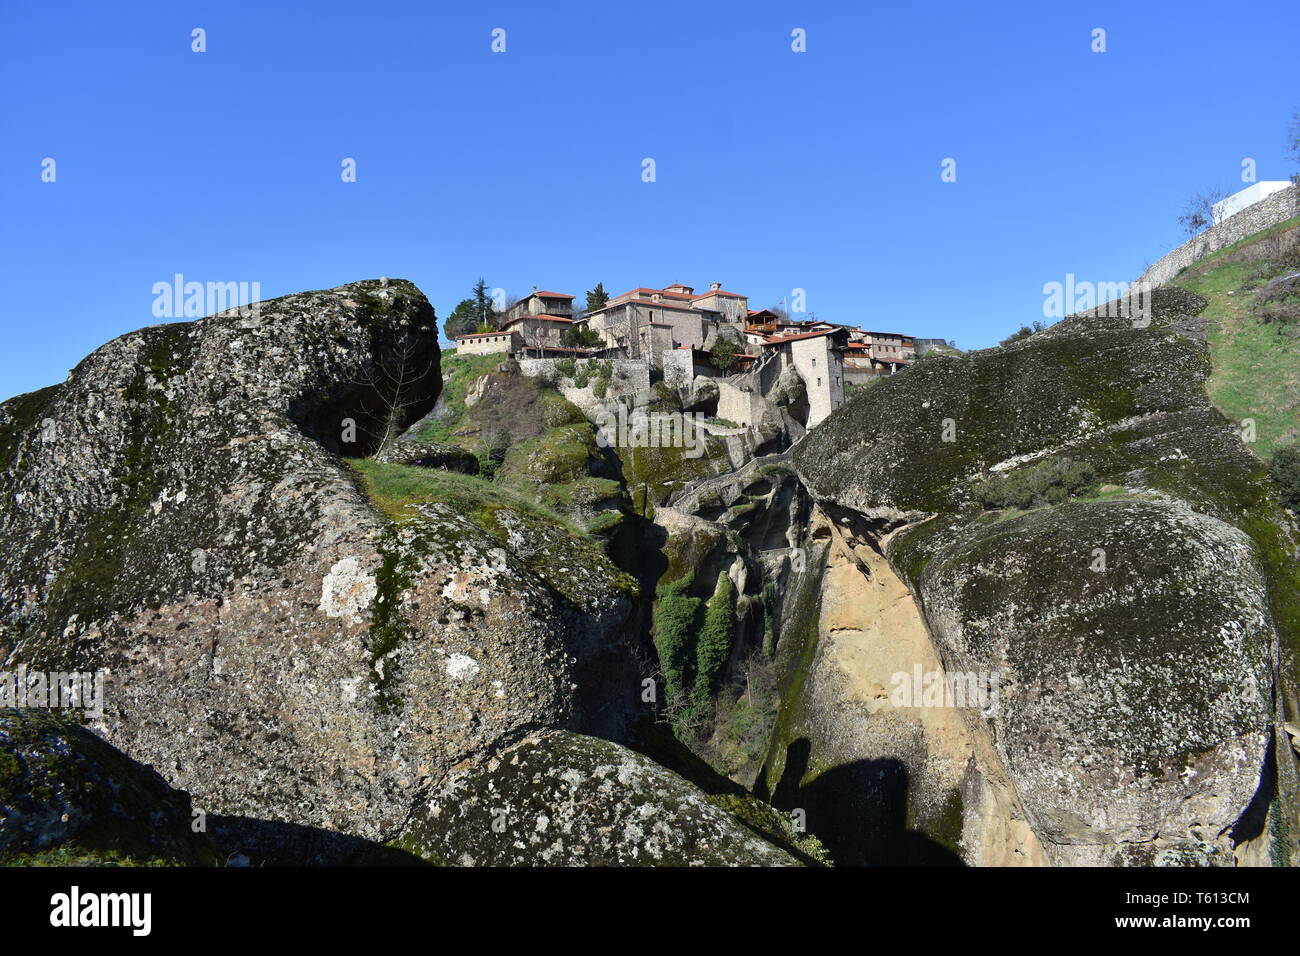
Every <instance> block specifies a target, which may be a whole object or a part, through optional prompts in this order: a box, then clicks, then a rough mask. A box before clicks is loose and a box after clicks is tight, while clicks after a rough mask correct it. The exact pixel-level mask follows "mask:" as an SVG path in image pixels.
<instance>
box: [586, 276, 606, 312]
mask: <svg viewBox="0 0 1300 956" xmlns="http://www.w3.org/2000/svg"><path fill="white" fill-rule="evenodd" d="M608 302H609V293H608V292H606V291H605V286H604V285H603V284H602V283H600V282H597V283H596V288H594V289H592V290H591V291H590V292H588V293H587V311H588V312H595V311H596V310H597V309H603V308H604V307H605V306H606V304H608Z"/></svg>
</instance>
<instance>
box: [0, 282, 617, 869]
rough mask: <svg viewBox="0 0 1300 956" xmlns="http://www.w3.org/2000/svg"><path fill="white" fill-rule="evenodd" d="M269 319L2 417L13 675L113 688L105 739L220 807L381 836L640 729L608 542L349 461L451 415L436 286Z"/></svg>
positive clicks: (127, 347)
mask: <svg viewBox="0 0 1300 956" xmlns="http://www.w3.org/2000/svg"><path fill="white" fill-rule="evenodd" d="M258 312H259V314H258V315H256V316H252V317H250V316H246V315H240V314H236V313H223V314H221V315H216V316H213V317H211V318H207V319H202V320H200V321H197V322H192V323H180V324H176V325H170V326H155V327H152V328H149V329H144V330H141V331H140V332H135V333H131V334H129V335H126V336H123V337H121V338H119V339H117V340H115V341H113V342H111V343H109V344H108V345H106V346H104V347H103V348H101V349H99V350H97V351H96V352H95V353H93V354H92V355H91V356H90V357H88V358H87V359H86V360H85V361H83V362H82V363H81V364H80V365H79V366H78V367H77V368H76V369H74V370H73V372H72V374H71V375H70V377H69V379H68V381H67V382H65V383H64V384H62V385H60V386H56V387H55V388H53V389H49V390H46V391H45V392H42V393H36V394H35V395H31V396H22V397H19V398H18V399H14V400H11V401H9V402H6V403H4V404H3V405H0V438H2V439H3V443H2V445H0V451H3V453H4V454H5V455H6V462H5V463H6V470H5V473H4V477H3V479H2V485H0V492H2V493H3V498H2V501H3V503H2V505H0V545H2V547H0V553H2V555H3V556H2V557H0V595H3V602H4V603H3V607H2V608H0V623H2V625H3V630H2V631H0V658H4V659H5V660H7V661H8V662H9V663H10V665H17V664H19V663H26V664H28V665H29V666H30V667H41V668H45V669H56V668H57V669H79V670H90V669H96V668H102V669H104V670H105V671H106V673H107V681H106V687H105V693H104V701H105V703H104V712H103V716H102V719H101V720H100V721H99V722H97V724H96V725H95V729H96V730H98V731H99V732H101V733H103V734H104V735H105V736H106V737H107V738H108V739H109V740H110V741H111V742H113V743H114V744H116V745H117V746H119V747H120V748H121V749H122V750H124V751H125V752H126V753H128V754H129V755H130V756H131V757H132V758H134V759H136V760H140V761H143V762H145V763H149V764H151V765H153V766H155V767H157V768H158V769H159V770H160V771H161V772H163V773H164V774H166V776H167V778H168V780H169V781H170V782H171V783H172V784H173V785H175V786H178V787H181V788H183V789H185V790H187V791H189V792H190V793H192V794H193V796H194V799H195V804H196V807H197V808H199V809H201V810H204V811H206V812H207V813H210V814H220V815H222V816H224V817H228V818H232V819H233V818H248V819H250V820H254V821H256V820H262V821H278V822H281V823H284V824H286V825H294V826H299V827H311V828H317V829H320V830H323V831H327V832H337V833H341V834H346V835H350V836H352V837H359V838H364V839H366V840H371V841H386V840H390V839H392V838H394V837H396V836H397V835H398V834H400V832H401V830H402V828H403V826H404V824H405V822H406V820H407V818H408V816H409V814H410V812H411V808H412V807H413V806H414V805H415V804H416V803H417V802H418V801H419V799H420V797H421V795H422V794H424V793H425V792H427V791H428V790H429V789H430V788H431V787H432V786H434V785H435V784H436V783H437V782H438V781H440V780H442V779H443V778H444V777H445V776H446V775H447V774H448V773H449V772H450V770H451V768H452V767H454V766H457V765H459V764H461V763H462V762H464V761H466V760H474V759H479V758H482V757H486V755H488V754H490V753H491V752H492V751H493V750H494V749H496V748H499V747H504V746H507V745H509V744H510V743H513V742H514V741H516V740H518V739H520V738H521V737H523V736H524V735H526V734H528V733H531V732H535V731H537V730H538V729H541V728H546V727H574V728H578V729H583V728H586V727H588V726H592V725H595V726H597V727H599V728H600V729H601V730H602V731H607V732H613V730H612V728H617V727H618V726H619V724H620V722H621V721H622V720H623V719H624V716H625V715H624V713H623V711H622V710H621V708H622V706H623V704H624V702H625V701H632V702H635V700H636V694H637V692H638V691H639V684H638V682H637V681H636V680H635V679H634V677H628V676H627V675H628V674H629V667H630V665H628V664H627V660H626V657H624V661H623V665H624V666H623V667H622V669H620V668H618V667H612V668H611V667H604V666H602V667H595V666H594V665H593V661H595V660H597V659H604V660H606V661H607V662H608V660H609V657H608V655H610V654H612V653H614V652H613V651H612V650H611V648H616V649H618V650H623V649H624V648H623V640H624V634H623V627H624V624H625V622H626V620H627V618H628V616H629V614H630V612H631V608H632V607H633V603H634V600H635V597H634V590H635V586H634V585H633V584H631V583H630V582H629V580H628V579H627V578H626V577H625V576H622V575H620V574H619V573H618V571H617V569H615V568H614V567H613V566H612V565H611V564H610V563H609V562H608V559H606V558H605V557H604V555H603V554H601V552H600V550H599V549H598V548H596V547H595V546H593V545H592V544H590V543H589V542H586V541H584V540H581V539H579V538H577V537H574V536H573V534H572V533H570V532H568V531H567V530H565V529H563V528H560V527H558V526H549V525H547V526H545V527H538V526H537V522H538V521H541V519H540V518H539V517H538V516H536V515H530V514H523V513H514V512H511V511H510V510H509V509H496V510H494V511H492V512H491V513H490V514H486V513H485V514H482V515H469V516H467V515H465V514H463V513H459V512H457V511H456V510H455V509H453V508H451V507H449V506H447V505H444V504H439V503H437V502H429V503H419V502H416V503H414V504H412V505H411V506H410V507H407V508H404V509H402V510H401V516H400V518H394V517H390V516H387V515H385V514H384V513H382V512H380V511H379V510H378V509H376V508H375V507H374V506H373V505H372V504H371V503H370V501H369V500H368V499H367V497H366V495H365V494H364V493H363V492H362V490H361V488H360V485H359V482H358V479H357V476H356V475H355V473H354V472H353V471H352V470H351V469H350V468H349V467H348V466H347V464H346V463H345V462H344V461H343V460H341V459H340V458H339V457H338V455H337V453H338V452H343V453H345V454H364V453H366V452H367V451H368V450H369V448H370V447H373V446H374V445H376V444H377V443H378V442H379V441H380V440H381V439H382V437H383V436H385V435H391V434H394V433H395V432H396V431H400V429H401V428H402V427H403V426H404V425H406V424H409V420H410V419H413V418H415V417H418V416H419V415H421V414H423V413H424V412H426V411H428V409H429V408H431V407H432V405H433V403H434V400H435V399H436V397H437V393H438V381H439V377H438V370H437V346H436V330H435V327H434V323H433V314H432V310H431V309H430V308H429V306H428V303H427V302H426V301H425V299H424V297H423V296H422V295H421V294H420V293H419V291H418V290H417V289H415V287H414V286H412V285H411V284H410V283H407V282H400V281H394V282H388V281H387V280H383V281H380V282H362V283H354V284H352V285H349V286H343V287H341V288H339V289H335V290H332V291H328V292H315V293H305V294H302V295H294V296H288V297H285V298H283V299H277V300H275V301H272V302H265V303H261V304H260V308H259V310H258ZM430 367H431V368H432V371H431V372H429V371H428V370H429V369H430ZM395 368H396V369H398V370H399V371H401V372H402V373H403V374H401V375H397V376H393V375H390V374H389V373H391V372H393V371H394V369H395ZM394 377H396V378H399V379H401V380H403V381H405V382H407V390H406V391H405V392H404V393H402V394H400V395H399V394H394V393H392V392H391V391H385V388H384V384H383V383H385V382H387V381H390V380H392V379H393V378H394ZM395 409H396V410H398V411H397V412H396V413H395V412H394V410H395ZM354 426H355V427H354ZM390 467H392V466H390ZM530 522H531V524H530ZM541 523H542V524H543V525H545V522H544V521H542V522H541ZM616 657H617V655H616ZM593 670H595V671H601V672H603V673H607V674H608V675H609V676H608V677H607V683H606V684H604V685H603V686H600V687H598V688H596V689H595V690H593V691H592V692H591V693H590V695H589V696H587V697H584V695H583V693H582V692H581V691H580V690H579V688H578V687H577V685H578V683H579V681H578V675H581V674H584V673H592V672H593ZM631 673H632V674H633V675H634V674H635V669H634V668H632V670H631ZM326 842H327V843H328V841H326ZM250 849H253V850H254V851H255V850H256V848H250ZM318 858H319V859H332V858H337V857H331V856H330V850H329V847H328V845H324V846H323V847H322V848H321V850H320V853H319V855H318Z"/></svg>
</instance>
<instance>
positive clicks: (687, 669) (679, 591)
mask: <svg viewBox="0 0 1300 956" xmlns="http://www.w3.org/2000/svg"><path fill="white" fill-rule="evenodd" d="M693 580H694V576H693V575H689V574H688V575H687V576H686V577H684V578H679V579H678V580H676V581H674V582H672V583H671V584H669V585H666V586H665V587H663V588H661V589H660V591H659V599H658V600H657V601H656V602H655V615H654V617H655V619H654V641H655V650H656V651H658V652H659V667H660V669H661V670H662V672H663V675H664V697H665V701H666V703H667V704H669V705H670V706H672V705H680V704H682V703H684V702H685V696H686V692H687V690H688V689H689V687H690V684H691V679H692V677H693V676H694V673H695V662H694V661H693V660H692V659H691V650H692V648H693V644H692V638H693V637H694V635H695V620H696V617H697V616H698V615H699V610H700V605H701V604H702V603H703V602H702V601H701V600H700V599H699V598H697V597H691V596H690V594H689V591H690V587H691V582H692V581H693Z"/></svg>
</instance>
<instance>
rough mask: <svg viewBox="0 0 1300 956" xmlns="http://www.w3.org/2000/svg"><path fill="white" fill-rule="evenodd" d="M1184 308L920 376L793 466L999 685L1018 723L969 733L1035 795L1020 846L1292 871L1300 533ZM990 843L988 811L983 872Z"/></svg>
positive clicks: (968, 663)
mask: <svg viewBox="0 0 1300 956" xmlns="http://www.w3.org/2000/svg"><path fill="white" fill-rule="evenodd" d="M1181 301H1183V300H1182V299H1175V298H1174V297H1172V296H1165V297H1162V298H1160V299H1158V301H1157V312H1156V321H1155V322H1154V323H1153V324H1152V325H1151V327H1149V328H1145V329H1137V328H1132V327H1130V326H1128V325H1126V324H1125V323H1124V322H1123V321H1122V320H1117V319H1116V320H1108V319H1104V318H1098V317H1090V318H1084V317H1076V318H1072V319H1069V320H1066V321H1065V322H1062V323H1060V324H1058V325H1057V326H1055V327H1053V328H1052V329H1051V330H1049V331H1047V332H1045V333H1041V334H1039V335H1035V336H1033V337H1032V338H1030V339H1027V340H1024V341H1022V342H1019V343H1016V344H1013V345H1011V346H1008V347H1005V348H1001V349H994V350H989V351H986V352H979V353H973V354H970V355H966V356H961V357H941V358H934V359H931V360H927V361H925V362H922V363H919V364H918V365H917V367H916V368H914V369H912V370H910V371H909V372H908V374H907V375H905V376H899V377H897V378H893V379H890V380H887V381H885V382H884V383H882V384H880V385H878V386H876V387H874V388H872V389H869V390H867V391H865V392H864V393H862V394H860V395H858V396H856V397H854V398H853V400H852V401H850V403H849V404H848V405H847V406H846V407H845V408H843V409H842V410H841V411H839V412H838V413H837V414H836V415H834V416H833V417H832V418H831V419H829V420H828V421H827V422H825V423H823V425H822V426H821V427H819V428H818V429H817V430H815V431H814V432H813V433H811V434H810V435H809V437H808V438H807V439H806V440H805V441H804V442H803V443H802V444H801V445H800V446H798V448H797V449H796V453H795V462H796V465H797V467H798V469H799V472H800V474H801V475H802V477H803V478H804V480H805V482H806V484H807V487H808V489H809V491H810V493H811V494H812V496H813V498H814V499H815V500H817V501H818V503H819V505H820V506H821V507H823V508H824V509H826V510H827V511H828V512H830V513H832V514H835V515H844V516H845V518H844V520H845V521H846V523H849V524H852V525H856V526H858V527H862V528H864V529H865V531H864V536H865V537H866V538H867V539H870V540H871V541H873V542H874V543H875V544H876V545H877V546H878V547H880V548H881V549H882V550H883V552H884V553H885V554H886V555H888V558H889V560H890V563H891V565H892V566H893V568H895V569H897V571H898V573H899V574H901V576H902V577H903V579H904V580H905V581H906V582H907V584H908V585H909V586H910V588H911V591H912V593H913V594H914V595H915V596H916V599H917V602H918V604H919V607H920V608H921V610H922V611H923V613H924V617H925V622H926V625H927V626H928V629H929V632H930V635H931V637H932V640H933V644H934V648H935V650H936V651H937V653H938V656H939V657H940V658H941V659H942V663H943V666H944V668H946V670H947V672H948V673H949V674H952V673H954V672H956V673H960V674H963V675H972V676H973V678H976V679H980V680H985V681H993V682H996V683H995V685H994V686H995V689H996V692H997V702H996V706H994V707H992V708H991V709H986V710H983V711H981V710H980V709H977V708H969V707H968V708H965V709H963V710H962V711H961V713H962V714H963V715H964V717H965V719H966V723H967V726H968V728H969V731H970V733H971V734H972V735H973V737H974V738H975V739H976V740H978V738H979V737H981V736H982V735H987V737H988V739H989V740H990V741H991V744H992V748H993V749H992V751H991V752H989V753H988V754H987V755H986V758H983V759H982V767H981V768H980V773H981V775H982V777H983V778H986V779H987V780H992V779H994V778H996V777H998V776H1002V775H1005V777H1006V778H1007V779H1009V781H1010V782H1011V784H1012V790H1011V795H1012V799H1011V801H1010V803H1006V801H1005V800H1004V801H1002V802H1003V803H1004V804H1006V806H1005V807H1004V809H1005V810H1007V812H1006V813H1002V814H1001V815H1002V816H1003V818H1004V823H1003V824H1000V825H999V828H1000V830H1001V832H1006V826H1007V824H1006V821H1008V820H1009V821H1014V819H1015V818H1016V817H1017V816H1018V815H1020V814H1021V813H1023V816H1024V818H1025V819H1026V820H1027V821H1028V823H1029V825H1030V826H1031V827H1032V830H1033V834H1034V836H1035V838H1036V840H1037V841H1039V842H1041V844H1042V847H1043V849H1044V851H1045V853H1046V859H1047V861H1049V862H1055V863H1104V864H1123V863H1150V862H1177V863H1183V862H1196V863H1231V862H1232V860H1233V855H1234V850H1235V851H1236V852H1237V853H1238V854H1239V855H1243V856H1246V855H1252V854H1253V856H1254V857H1256V858H1258V857H1259V856H1260V855H1261V854H1260V853H1259V852H1258V851H1257V849H1256V848H1257V847H1258V846H1260V845H1261V844H1267V846H1268V851H1269V853H1270V854H1271V855H1272V859H1273V862H1275V863H1285V862H1286V860H1287V859H1288V857H1289V856H1290V854H1291V853H1292V852H1293V842H1292V841H1290V840H1289V839H1287V838H1286V837H1285V834H1286V833H1287V832H1288V831H1289V832H1290V833H1295V832H1296V827H1295V819H1296V807H1297V800H1296V788H1295V768H1294V763H1293V761H1292V760H1291V757H1290V755H1289V754H1287V753H1286V751H1285V748H1278V749H1279V750H1280V751H1281V752H1282V753H1284V754H1286V755H1285V757H1284V758H1283V761H1282V762H1281V763H1279V762H1278V761H1276V760H1275V759H1274V752H1275V751H1274V741H1275V737H1276V735H1277V734H1278V731H1277V729H1276V728H1277V727H1278V726H1279V725H1280V723H1281V722H1282V721H1284V720H1285V719H1286V716H1287V713H1288V712H1289V711H1288V708H1290V709H1291V710H1292V711H1293V710H1294V707H1295V687H1296V676H1297V672H1296V649H1297V647H1298V646H1300V631H1298V627H1300V620H1298V619H1297V617H1296V607H1297V598H1298V596H1300V586H1298V584H1300V583H1298V581H1297V577H1296V553H1297V552H1296V539H1295V531H1294V528H1293V526H1292V525H1291V524H1290V522H1289V521H1288V519H1287V518H1286V517H1285V515H1284V513H1283V512H1282V511H1281V510H1280V509H1279V507H1278V506H1277V505H1276V503H1275V501H1274V497H1273V492H1272V491H1271V489H1270V487H1269V485H1268V482H1267V478H1266V471H1265V469H1264V466H1263V465H1262V463H1261V462H1259V461H1258V459H1256V458H1254V457H1253V456H1252V455H1251V454H1250V453H1249V452H1248V451H1247V450H1246V449H1245V447H1244V446H1243V445H1242V444H1241V441H1240V439H1239V437H1238V435H1237V433H1236V431H1235V430H1234V429H1232V428H1231V427H1230V426H1229V424H1228V423H1227V422H1226V421H1225V420H1224V419H1223V418H1222V416H1221V415H1220V414H1219V413H1218V412H1217V411H1215V410H1214V408H1213V407H1212V406H1211V405H1210V404H1209V402H1208V400H1207V399H1206V396H1205V393H1204V388H1203V382H1204V379H1205V377H1206V375H1207V374H1208V361H1207V357H1206V353H1205V351H1204V347H1203V346H1202V345H1199V344H1197V343H1196V342H1194V341H1191V340H1189V339H1186V338H1183V337H1181V336H1180V335H1179V334H1177V331H1176V330H1177V329H1178V328H1180V327H1182V326H1183V325H1185V324H1186V319H1187V318H1188V317H1187V316H1185V315H1180V314H1178V310H1177V308H1175V307H1174V303H1176V302H1181ZM1062 462H1065V463H1066V464H1065V465H1062V464H1061V463H1062ZM1071 472H1073V473H1076V474H1083V475H1087V476H1091V477H1093V480H1092V481H1090V482H1088V481H1081V482H1075V483H1073V484H1072V483H1071V482H1070V481H1069V480H1064V479H1060V476H1062V475H1068V474H1070V473H1071ZM989 476H993V481H990V480H989ZM1054 476H1055V477H1054ZM1058 479H1060V480H1058ZM998 488H1001V489H1003V490H1004V491H1005V490H1006V489H1008V488H1011V489H1016V488H1019V489H1022V490H1023V489H1028V490H1029V491H1028V494H1029V495H1030V497H1031V498H1032V499H1033V500H1032V501H1030V502H1026V501H1018V502H1017V505H1018V506H1013V505H1011V504H1010V503H1009V502H1008V501H1003V502H999V501H998V500H996V499H997V489H998ZM990 489H994V491H993V493H992V494H991V493H990ZM1016 497H1017V494H1011V495H1010V498H1012V499H1014V498H1016ZM872 525H874V526H875V532H874V533H873V532H872V530H871V527H872ZM872 719H875V718H872ZM1281 739H1282V741H1283V743H1285V738H1284V737H1283V738H1281ZM977 752H978V747H977V746H976V745H975V744H972V745H971V753H972V756H973V757H976V756H977ZM993 754H996V756H992V755H993ZM990 757H991V758H992V759H991V760H990V759H988V758H990ZM979 764H981V759H975V760H973V762H972V766H976V765H979ZM994 764H996V766H994ZM964 787H965V789H964V792H965V793H966V794H967V795H968V796H969V795H970V794H971V793H973V792H976V791H979V790H981V789H987V788H986V786H985V784H984V783H980V785H979V786H976V787H973V788H972V782H971V781H970V780H969V779H968V780H967V781H966V784H965V785H964ZM995 802H996V801H995ZM1016 804H1019V806H1018V807H1017V806H1016ZM984 805H985V808H986V809H987V806H988V801H987V800H986V801H984ZM1266 816H1267V819H1266ZM988 823H989V818H988V815H987V813H986V812H985V811H982V810H980V809H979V808H978V807H975V806H972V805H970V803H969V802H968V804H967V806H966V808H965V812H964V821H963V825H962V827H961V831H962V844H963V846H964V848H965V852H966V854H967V856H968V858H971V859H979V858H981V855H982V853H983V850H982V849H981V847H982V846H983V847H987V845H988V842H989V841H988V839H987V838H986V837H984V836H981V828H984V827H987V824H988Z"/></svg>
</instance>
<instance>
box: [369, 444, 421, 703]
mask: <svg viewBox="0 0 1300 956" xmlns="http://www.w3.org/2000/svg"><path fill="white" fill-rule="evenodd" d="M398 467H403V466H398ZM380 554H381V555H382V556H383V560H382V562H381V563H380V566H379V570H378V571H376V572H375V597H374V599H373V601H372V602H371V605H370V638H369V640H368V641H367V642H366V650H367V651H368V653H369V659H370V686H371V687H373V688H375V698H374V699H375V706H376V708H378V710H379V712H380V713H381V714H388V713H395V712H398V711H400V710H401V709H402V698H401V695H400V694H398V693H396V692H395V691H394V690H393V682H394V680H395V679H396V677H397V668H398V659H397V656H396V653H395V652H396V651H397V649H398V648H399V647H400V646H401V644H402V641H403V640H404V639H405V638H406V634H407V630H408V628H409V625H408V624H407V621H406V616H405V615H404V614H403V613H402V592H403V591H405V590H406V589H407V588H408V587H409V586H410V583H411V573H412V572H413V571H415V569H416V562H415V559H414V558H413V557H412V556H411V555H409V554H407V555H405V556H403V555H402V554H401V553H400V551H399V550H397V549H395V548H386V547H382V546H381V548H380Z"/></svg>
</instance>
